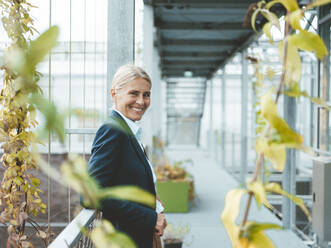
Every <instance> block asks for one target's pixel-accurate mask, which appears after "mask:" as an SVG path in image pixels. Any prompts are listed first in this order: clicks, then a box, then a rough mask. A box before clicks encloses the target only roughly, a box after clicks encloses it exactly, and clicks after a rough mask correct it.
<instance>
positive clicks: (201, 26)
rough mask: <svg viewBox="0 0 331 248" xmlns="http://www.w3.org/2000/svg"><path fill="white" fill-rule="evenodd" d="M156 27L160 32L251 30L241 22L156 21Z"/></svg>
mask: <svg viewBox="0 0 331 248" xmlns="http://www.w3.org/2000/svg"><path fill="white" fill-rule="evenodd" d="M154 25H155V27H157V28H158V29H160V30H231V31H235V30H248V31H250V30H251V28H247V27H243V25H242V23H241V22H225V23H215V22H210V23H209V22H205V23H201V22H197V23H192V22H190V23H184V22H160V21H155V23H154Z"/></svg>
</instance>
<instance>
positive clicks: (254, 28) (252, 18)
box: [251, 9, 260, 32]
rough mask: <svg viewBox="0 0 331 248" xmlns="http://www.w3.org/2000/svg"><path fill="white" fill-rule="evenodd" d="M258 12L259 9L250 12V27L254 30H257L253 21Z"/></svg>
mask: <svg viewBox="0 0 331 248" xmlns="http://www.w3.org/2000/svg"><path fill="white" fill-rule="evenodd" d="M259 12H260V9H257V10H255V11H254V12H253V14H252V17H251V25H252V28H253V30H254V31H255V32H257V30H256V27H255V21H256V17H257V14H258V13H259Z"/></svg>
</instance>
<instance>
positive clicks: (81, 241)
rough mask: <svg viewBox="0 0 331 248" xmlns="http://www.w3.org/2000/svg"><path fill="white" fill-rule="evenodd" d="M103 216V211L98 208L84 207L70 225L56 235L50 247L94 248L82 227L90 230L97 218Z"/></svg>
mask: <svg viewBox="0 0 331 248" xmlns="http://www.w3.org/2000/svg"><path fill="white" fill-rule="evenodd" d="M100 218H101V213H100V212H98V211H96V210H89V209H83V210H82V211H80V213H79V214H78V215H77V216H76V217H75V218H74V219H73V221H71V222H70V223H69V224H68V226H67V227H66V228H65V229H64V230H63V231H62V232H61V233H60V234H59V235H58V236H57V237H56V239H55V240H54V241H53V242H52V243H51V244H50V245H49V246H48V248H60V247H61V248H62V247H63V248H65V247H70V248H93V247H94V246H93V243H92V241H91V240H90V239H89V238H88V237H86V236H85V235H83V234H82V232H81V227H85V228H86V229H87V230H88V232H90V231H91V230H92V228H93V227H94V226H95V222H96V220H98V219H100Z"/></svg>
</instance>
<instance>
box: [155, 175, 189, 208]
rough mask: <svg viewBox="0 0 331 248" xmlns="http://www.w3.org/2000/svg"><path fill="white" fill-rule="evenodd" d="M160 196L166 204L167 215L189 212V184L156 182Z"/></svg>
mask: <svg viewBox="0 0 331 248" xmlns="http://www.w3.org/2000/svg"><path fill="white" fill-rule="evenodd" d="M156 188H157V192H158V195H159V196H160V199H161V201H162V203H163V204H164V208H165V210H164V212H166V213H186V212H188V189H189V183H188V182H176V181H166V182H160V181H157V182H156Z"/></svg>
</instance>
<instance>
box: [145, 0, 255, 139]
mask: <svg viewBox="0 0 331 248" xmlns="http://www.w3.org/2000/svg"><path fill="white" fill-rule="evenodd" d="M255 2H256V0H144V3H145V4H149V5H152V6H153V9H154V26H155V27H156V40H155V42H156V44H155V45H156V46H157V48H158V51H159V54H160V68H161V70H162V77H163V78H164V79H165V81H166V82H167V90H168V91H167V111H168V112H167V117H168V129H171V128H176V127H175V126H173V125H177V124H178V125H181V124H182V123H179V122H185V121H186V122H187V121H188V120H190V121H192V122H193V124H195V125H197V127H194V128H193V129H192V130H198V131H197V132H196V131H192V132H194V135H195V136H196V137H195V140H196V142H197V143H198V141H199V133H200V120H201V117H202V114H203V108H204V100H205V89H206V80H207V79H209V78H211V77H212V76H213V74H214V73H215V72H216V71H217V70H218V69H219V68H221V67H222V66H224V65H225V64H226V63H227V62H228V61H229V60H230V59H231V58H232V57H233V56H234V55H235V54H236V53H237V52H239V51H241V50H242V49H244V48H245V47H247V46H248V45H249V44H250V43H251V42H252V41H253V40H254V38H255V33H254V32H253V31H252V29H251V28H249V27H244V26H243V21H244V18H245V14H246V12H247V9H248V7H249V5H250V4H251V3H255ZM185 78H186V79H185ZM187 78H191V79H193V81H192V80H190V81H189V83H188V81H187ZM178 125H177V126H178ZM170 126H171V127H170ZM168 133H169V132H168ZM174 136H177V135H176V134H175V133H174ZM169 139H170V137H168V141H169Z"/></svg>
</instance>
